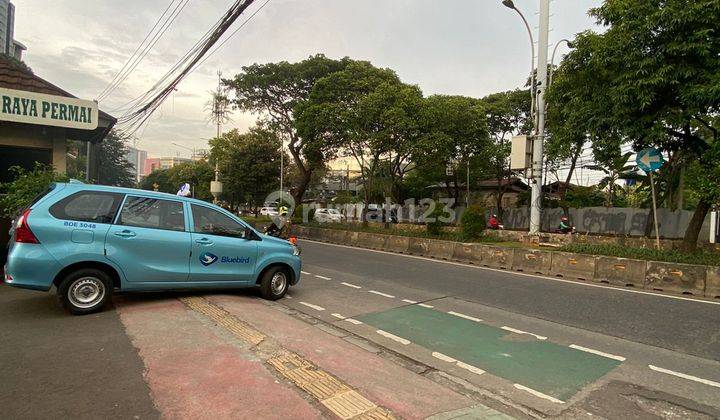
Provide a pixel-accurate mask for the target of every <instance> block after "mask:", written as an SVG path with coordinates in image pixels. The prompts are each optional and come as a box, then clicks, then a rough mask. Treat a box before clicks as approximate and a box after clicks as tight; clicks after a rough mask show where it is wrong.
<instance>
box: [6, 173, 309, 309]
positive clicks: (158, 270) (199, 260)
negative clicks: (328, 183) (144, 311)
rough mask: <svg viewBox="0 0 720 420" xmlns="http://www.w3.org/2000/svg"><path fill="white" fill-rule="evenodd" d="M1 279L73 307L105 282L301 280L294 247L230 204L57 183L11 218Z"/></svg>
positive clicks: (196, 284) (183, 285)
mask: <svg viewBox="0 0 720 420" xmlns="http://www.w3.org/2000/svg"><path fill="white" fill-rule="evenodd" d="M10 233H11V239H10V243H9V248H8V258H7V263H6V265H5V283H6V284H8V285H10V286H14V287H21V288H26V289H35V290H42V291H48V290H50V289H51V288H52V286H55V287H56V289H57V294H58V298H59V299H60V302H61V303H62V304H63V306H64V307H65V308H67V309H68V310H69V311H70V312H71V313H73V314H87V313H92V312H97V311H99V310H101V309H102V308H103V306H104V305H105V304H106V303H107V301H108V300H109V297H110V295H111V294H112V292H113V291H116V290H117V291H123V292H124V291H160V290H188V289H210V288H213V289H218V288H244V287H259V288H260V292H261V295H262V296H263V297H264V298H266V299H270V300H276V299H280V298H281V297H283V296H284V295H285V293H286V292H287V290H288V287H289V286H290V285H295V284H297V283H298V281H299V280H300V266H301V263H300V250H299V249H298V248H297V246H296V245H295V244H293V243H290V242H288V241H287V240H283V239H279V238H275V237H271V236H267V235H263V234H261V233H259V232H258V231H256V230H255V229H253V228H252V227H250V226H249V225H248V224H246V223H245V222H244V221H243V220H241V219H239V218H237V217H236V216H235V215H233V214H232V213H230V212H228V211H226V210H224V209H222V208H220V207H218V206H215V205H212V204H208V203H206V202H204V201H200V200H195V199H192V198H186V197H179V196H175V195H171V194H165V193H159V192H153V191H144V190H136V189H129V188H117V187H107V186H99V185H89V184H84V183H82V182H79V181H70V182H68V183H55V184H53V185H51V187H50V188H49V189H48V190H47V191H46V192H44V193H43V194H41V195H40V196H38V197H36V198H35V200H34V201H33V202H32V203H31V204H30V206H28V207H27V208H26V209H25V210H24V211H23V212H22V215H21V216H19V217H18V218H17V220H16V222H15V223H14V224H13V226H12V228H11V231H10Z"/></svg>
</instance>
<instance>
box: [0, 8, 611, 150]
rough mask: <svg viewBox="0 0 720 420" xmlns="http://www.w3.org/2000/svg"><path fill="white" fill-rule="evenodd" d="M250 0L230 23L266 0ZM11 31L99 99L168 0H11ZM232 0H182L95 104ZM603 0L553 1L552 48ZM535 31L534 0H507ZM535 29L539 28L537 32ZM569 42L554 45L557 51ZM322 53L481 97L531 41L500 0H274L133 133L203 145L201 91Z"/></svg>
mask: <svg viewBox="0 0 720 420" xmlns="http://www.w3.org/2000/svg"><path fill="white" fill-rule="evenodd" d="M263 2H264V0H257V1H256V2H255V3H254V4H253V5H252V6H251V7H250V9H249V10H248V11H247V12H246V13H245V14H244V15H243V16H241V17H240V20H239V21H238V22H236V23H235V26H234V27H233V29H234V28H235V27H237V25H238V24H239V23H240V22H241V21H243V20H245V19H246V17H247V16H249V15H250V14H251V13H252V12H253V11H254V10H256V9H257V8H258V7H260V6H261V5H262V4H263ZM13 3H14V4H15V8H16V20H15V39H17V40H18V41H20V42H22V43H23V44H25V45H26V46H27V47H28V50H27V51H26V52H25V62H26V63H27V64H28V65H29V66H30V67H31V68H32V69H33V71H34V72H35V74H37V75H38V76H40V77H42V78H44V79H46V80H48V81H50V82H52V83H54V84H56V85H58V86H60V87H62V88H64V89H65V90H67V91H69V92H71V93H73V94H74V95H76V96H78V97H80V98H84V99H95V98H97V97H98V95H99V94H100V92H101V91H102V90H103V89H104V88H105V87H106V86H107V85H108V83H109V82H110V81H111V80H112V78H113V77H114V76H115V74H116V73H117V72H118V71H119V70H120V69H121V68H122V66H123V65H124V64H125V61H126V60H127V59H128V58H129V57H130V56H131V54H132V53H133V51H134V50H135V48H136V47H137V46H138V44H139V43H140V42H141V41H142V40H143V38H144V37H145V35H146V34H147V33H148V31H149V30H150V28H151V27H152V26H153V24H154V23H155V21H156V20H157V19H158V17H159V16H160V15H161V14H162V12H163V10H165V8H166V7H167V6H168V4H169V3H170V0H122V1H118V0H92V1H77V0H53V1H48V0H14V1H13ZM231 3H232V1H231V0H224V1H221V0H189V1H188V3H187V6H186V7H185V8H184V9H183V11H182V13H181V14H180V15H179V16H178V18H177V20H176V21H175V22H174V23H173V25H172V26H171V27H169V29H168V30H167V32H166V33H165V34H164V36H163V38H161V39H160V41H159V42H158V43H157V44H156V45H155V47H154V48H153V50H152V51H151V52H150V53H149V54H148V56H147V57H146V58H145V60H144V61H143V62H142V63H141V64H140V65H139V66H138V67H137V69H136V70H135V71H134V72H133V73H132V74H130V76H129V77H128V78H127V80H126V81H125V82H124V83H123V84H122V85H121V86H120V87H119V88H118V89H117V90H115V91H114V92H113V93H112V94H111V95H110V96H109V97H108V98H107V99H104V100H102V101H101V102H100V108H101V109H102V110H104V111H106V112H108V113H110V114H111V115H114V116H116V117H118V116H119V115H118V113H116V112H113V110H115V109H117V108H118V107H119V106H120V105H122V104H124V103H126V102H127V101H129V100H130V99H132V98H135V97H137V96H138V95H140V94H142V93H143V92H145V91H146V90H147V89H149V88H150V87H151V86H152V85H153V83H155V81H157V79H158V78H159V77H161V76H162V75H163V74H165V72H166V71H167V70H168V69H169V68H170V67H172V66H173V65H174V64H175V63H176V62H177V60H178V59H179V58H180V57H182V56H183V55H184V54H185V52H186V51H188V50H189V49H190V47H191V46H192V45H193V44H194V43H195V42H196V41H197V40H198V39H200V37H201V36H202V35H203V34H204V33H205V32H206V31H207V30H208V29H209V28H210V27H211V26H212V24H214V23H215V21H216V20H217V19H218V18H219V17H220V16H221V15H222V14H223V13H224V12H225V11H226V9H227V7H229V5H230V4H231ZM600 3H601V1H600V0H555V1H553V2H552V3H551V23H550V26H551V32H550V45H551V46H550V53H551V52H552V46H554V45H555V43H556V42H557V41H558V40H560V39H563V38H570V37H572V36H573V35H574V34H576V33H578V32H581V31H584V30H587V29H593V28H595V26H594V20H593V19H591V18H590V17H589V16H588V15H587V11H588V9H590V8H591V7H595V6H597V5H599V4H600ZM515 4H516V6H517V7H518V9H520V10H521V11H522V12H523V13H524V14H525V16H526V17H527V19H528V20H529V21H530V24H531V27H533V31H535V32H536V31H537V21H538V14H537V13H538V9H539V0H515ZM536 39H537V36H536ZM565 52H567V49H566V47H565V46H564V45H563V46H561V47H559V49H558V53H559V54H558V58H556V61H559V58H560V56H561V55H562V53H565ZM317 53H323V54H325V55H327V56H329V57H332V58H341V57H344V56H349V57H351V58H353V59H363V60H369V61H371V62H372V63H373V64H374V65H376V66H379V67H389V68H392V69H393V70H395V71H396V72H397V73H398V75H399V76H400V78H401V79H402V80H403V81H404V82H406V83H411V84H416V85H418V86H419V87H420V88H421V89H422V90H423V92H424V93H425V94H426V95H430V94H453V95H467V96H473V97H482V96H485V95H487V94H490V93H493V92H498V91H504V90H510V89H514V88H517V87H520V86H521V85H522V84H523V82H524V80H525V78H526V77H527V74H528V73H529V68H530V41H529V38H528V35H527V32H526V29H525V27H524V26H523V24H522V21H521V20H520V17H519V16H518V15H517V14H516V13H515V12H514V11H512V10H510V9H508V8H506V7H504V6H503V5H502V4H501V2H500V0H432V1H431V0H355V1H350V0H270V2H269V3H268V4H267V6H265V7H264V8H263V9H262V10H261V11H260V13H258V14H257V16H256V17H255V18H253V19H252V20H251V21H250V22H249V23H248V24H247V25H246V26H245V27H244V28H243V29H242V30H240V31H239V32H238V33H237V34H236V35H235V36H234V37H232V38H231V39H230V40H229V41H228V42H227V43H226V44H225V45H224V46H223V48H222V49H220V50H218V52H217V53H216V54H215V55H213V56H212V57H210V58H209V59H208V60H207V61H206V62H205V63H204V65H203V66H202V67H200V68H199V69H198V70H197V71H196V72H195V73H193V74H191V75H190V76H189V77H188V78H186V79H185V80H184V81H183V82H182V84H180V86H179V88H178V90H177V92H175V93H174V94H173V95H171V96H170V97H169V98H168V99H167V101H166V102H165V103H164V104H163V105H162V107H161V108H160V109H159V110H158V111H157V112H156V114H155V115H154V116H153V117H152V119H151V121H150V123H149V124H148V125H147V127H146V128H145V129H144V130H142V131H139V132H138V133H137V136H138V140H137V147H138V148H140V149H143V150H147V151H148V154H149V155H150V156H157V157H159V156H186V157H187V156H189V155H190V154H191V152H190V151H189V150H188V149H185V148H183V147H179V146H175V145H173V143H177V144H180V145H182V146H184V147H186V148H190V149H192V148H205V147H207V139H208V138H211V137H213V136H214V133H215V128H214V127H213V126H212V124H211V123H209V122H208V121H207V112H206V104H207V102H208V100H209V97H210V94H209V92H210V91H211V90H212V89H214V88H215V87H216V86H217V72H218V71H222V73H223V77H230V76H232V75H234V74H236V73H238V72H239V71H240V70H241V68H242V66H246V65H250V64H253V63H267V62H275V61H282V60H286V61H290V62H294V61H300V60H302V59H304V58H306V57H308V56H310V55H313V54H317ZM255 120H256V116H253V115H249V114H240V113H237V112H236V113H234V114H233V116H232V121H231V122H230V123H229V124H227V126H225V127H224V130H228V129H231V128H238V129H239V130H241V131H243V130H246V129H247V128H248V127H250V126H252V125H253V124H254V121H255Z"/></svg>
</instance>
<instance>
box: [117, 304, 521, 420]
mask: <svg viewBox="0 0 720 420" xmlns="http://www.w3.org/2000/svg"><path fill="white" fill-rule="evenodd" d="M174 297H179V299H174V298H173V296H168V298H167V299H157V296H155V297H154V298H151V299H150V298H147V297H142V296H127V297H123V298H122V299H121V300H119V301H118V305H117V306H118V311H119V313H120V318H121V320H122V322H123V324H124V325H125V328H126V330H127V334H128V336H129V337H130V338H131V340H132V343H133V345H134V346H135V347H137V349H138V350H139V354H140V357H141V358H142V360H143V362H144V364H145V368H146V372H145V377H146V380H147V383H148V384H149V386H150V390H151V394H152V397H153V400H154V401H155V405H156V406H157V408H158V410H159V411H160V413H161V415H162V416H163V417H166V418H215V419H216V418H294V419H311V418H368V419H370V418H372V419H382V418H408V419H421V418H428V417H431V416H435V417H434V418H437V419H450V418H487V419H500V418H509V417H507V416H505V415H503V414H501V413H499V412H497V411H495V410H493V409H490V408H488V407H485V406H484V405H482V404H479V403H478V402H477V401H474V400H473V399H471V398H469V397H467V396H464V395H461V394H459V393H457V392H454V391H453V390H451V389H449V388H447V387H445V386H443V385H440V384H438V383H436V382H434V381H432V380H430V379H428V378H427V377H425V376H423V375H420V374H419V373H416V372H414V371H412V370H410V369H408V368H406V367H403V366H402V365H401V364H400V363H396V362H395V361H392V360H389V359H388V358H386V357H382V356H380V355H378V354H377V353H378V352H379V349H376V348H375V347H373V346H371V345H369V344H367V343H366V342H364V341H361V340H358V339H357V338H354V337H352V336H349V335H348V334H347V333H345V332H343V331H340V330H337V329H335V328H332V327H329V326H327V325H324V324H314V325H313V324H312V323H311V322H313V323H314V322H316V321H308V322H305V321H304V320H301V319H299V318H297V317H296V316H294V315H291V314H289V312H290V310H288V309H287V308H286V307H284V306H283V305H281V304H277V303H269V302H266V301H263V300H260V299H257V298H255V297H253V296H251V295H249V294H238V295H214V296H206V297H202V296H200V295H192V296H187V297H182V296H174Z"/></svg>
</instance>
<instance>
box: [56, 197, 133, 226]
mask: <svg viewBox="0 0 720 420" xmlns="http://www.w3.org/2000/svg"><path fill="white" fill-rule="evenodd" d="M122 198H123V194H120V193H111V192H104V191H80V192H76V193H75V194H71V195H69V196H67V197H65V198H63V199H62V200H60V201H58V202H57V203H55V204H53V205H52V206H50V210H49V211H50V214H51V215H52V216H53V217H55V218H58V219H62V220H74V221H78V222H92V223H112V221H113V219H114V218H115V214H116V213H117V209H118V207H120V202H122Z"/></svg>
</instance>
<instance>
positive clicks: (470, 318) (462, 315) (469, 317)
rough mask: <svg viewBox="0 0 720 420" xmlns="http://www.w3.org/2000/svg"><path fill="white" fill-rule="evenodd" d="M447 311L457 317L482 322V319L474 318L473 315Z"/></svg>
mask: <svg viewBox="0 0 720 420" xmlns="http://www.w3.org/2000/svg"><path fill="white" fill-rule="evenodd" d="M448 313H449V314H450V315H455V316H456V317H459V318H465V319H469V320H470V321H475V322H482V319H480V318H475V317H474V316H470V315H465V314H462V313H460V312H454V311H449V312H448Z"/></svg>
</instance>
